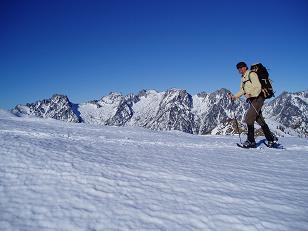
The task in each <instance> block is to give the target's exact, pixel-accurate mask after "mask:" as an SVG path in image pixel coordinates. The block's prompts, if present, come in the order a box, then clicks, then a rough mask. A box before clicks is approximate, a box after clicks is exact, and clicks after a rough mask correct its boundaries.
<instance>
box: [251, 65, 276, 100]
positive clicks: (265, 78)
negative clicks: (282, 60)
mask: <svg viewBox="0 0 308 231" xmlns="http://www.w3.org/2000/svg"><path fill="white" fill-rule="evenodd" d="M250 71H253V72H255V73H256V74H257V75H258V77H259V81H260V83H261V93H260V96H262V97H264V98H265V99H269V98H272V97H273V96H275V94H274V93H275V92H274V90H273V87H272V81H271V80H270V78H269V74H268V71H267V69H266V67H264V66H263V65H262V63H257V64H253V65H251V67H250ZM249 80H250V79H249Z"/></svg>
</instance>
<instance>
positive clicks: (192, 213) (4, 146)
mask: <svg viewBox="0 0 308 231" xmlns="http://www.w3.org/2000/svg"><path fill="white" fill-rule="evenodd" d="M236 142H238V137H237V136H196V135H189V134H186V133H182V132H177V131H172V132H157V131H151V130H147V129H142V128H133V127H105V126H99V125H88V124H74V123H65V122H61V121H56V120H52V119H45V120H44V119H37V118H18V117H14V116H11V115H10V114H8V113H6V112H4V111H0V230H307V227H308V199H307V198H308V180H307V176H308V155H307V154H308V144H307V139H300V138H293V137H287V138H282V139H281V142H282V143H283V144H284V145H285V146H286V147H287V149H286V150H272V149H268V148H266V147H265V146H263V147H262V149H256V150H244V149H239V148H237V147H236V145H235V143H236Z"/></svg>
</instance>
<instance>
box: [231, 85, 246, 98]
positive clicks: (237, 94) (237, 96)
mask: <svg viewBox="0 0 308 231" xmlns="http://www.w3.org/2000/svg"><path fill="white" fill-rule="evenodd" d="M244 94H245V92H244V90H243V83H242V82H241V86H240V90H239V92H237V93H236V94H235V95H234V96H233V97H232V99H239V98H240V97H241V96H242V95H244Z"/></svg>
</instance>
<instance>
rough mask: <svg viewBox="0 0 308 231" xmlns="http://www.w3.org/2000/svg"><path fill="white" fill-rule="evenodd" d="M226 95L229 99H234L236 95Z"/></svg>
mask: <svg viewBox="0 0 308 231" xmlns="http://www.w3.org/2000/svg"><path fill="white" fill-rule="evenodd" d="M228 97H229V99H231V100H236V97H235V96H234V95H232V94H231V93H228Z"/></svg>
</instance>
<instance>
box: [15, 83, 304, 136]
mask: <svg viewBox="0 0 308 231" xmlns="http://www.w3.org/2000/svg"><path fill="white" fill-rule="evenodd" d="M229 93H230V91H229V90H227V89H220V90H217V91H215V92H213V93H206V92H202V93H199V94H197V95H191V94H189V93H188V92H187V91H186V90H183V89H175V88H172V89H168V90H167V91H164V92H158V91H155V90H142V91H140V92H139V93H137V94H128V95H123V94H121V93H116V92H111V93H109V94H108V95H106V96H103V97H102V98H101V99H99V100H92V101H89V102H85V103H81V104H74V103H72V102H70V100H69V99H68V97H67V96H65V95H60V94H55V95H53V96H52V97H51V98H50V99H44V100H39V101H37V102H34V103H28V104H26V105H17V106H16V107H15V108H14V109H12V110H11V112H12V113H13V114H15V115H17V116H24V115H30V116H36V117H41V118H53V119H57V120H63V121H67V122H75V123H88V124H101V125H109V126H138V127H145V128H149V129H153V130H179V131H183V132H186V133H191V134H199V135H204V134H233V133H236V132H238V131H237V128H236V126H235V125H236V123H235V120H234V118H236V119H237V121H238V122H239V127H240V128H239V129H240V130H245V127H244V125H243V123H242V122H241V121H242V120H243V117H244V115H245V111H246V110H247V108H248V106H249V105H248V103H246V102H245V101H244V100H242V99H240V100H237V101H235V102H233V101H231V100H230V99H229V98H228V94H229ZM262 113H263V115H264V117H265V119H266V121H267V122H268V124H269V126H270V128H271V129H272V130H273V132H274V133H276V134H277V135H279V136H289V135H292V136H300V137H307V136H308V91H307V90H306V91H302V92H296V93H288V92H283V93H282V94H281V95H279V96H278V97H276V98H274V99H273V100H270V101H269V102H266V104H265V106H264V108H263V112H262ZM256 128H257V129H256V133H259V132H260V129H258V127H257V126H256Z"/></svg>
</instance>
